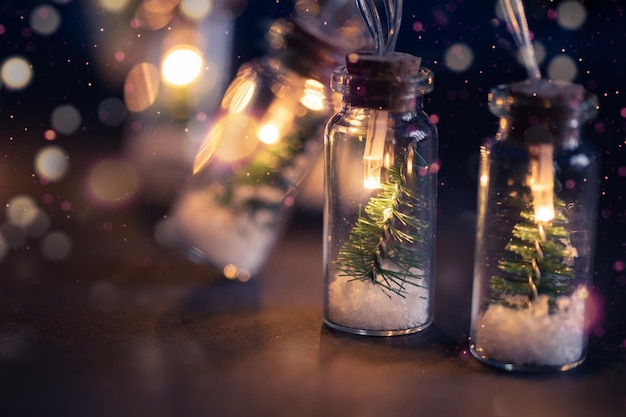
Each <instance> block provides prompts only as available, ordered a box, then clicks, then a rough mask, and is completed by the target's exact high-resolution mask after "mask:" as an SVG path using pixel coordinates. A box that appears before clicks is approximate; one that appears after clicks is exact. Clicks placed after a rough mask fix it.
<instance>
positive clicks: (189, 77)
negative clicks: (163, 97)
mask: <svg viewBox="0 0 626 417" xmlns="http://www.w3.org/2000/svg"><path fill="white" fill-rule="evenodd" d="M201 70H202V54H200V52H199V51H198V50H196V49H195V48H193V47H191V46H179V47H176V48H174V49H173V50H171V51H169V52H168V53H167V54H165V59H164V60H163V65H162V67H161V75H162V77H163V81H165V82H166V83H167V84H169V85H171V86H175V87H184V86H187V85H189V84H191V83H192V82H194V81H195V80H196V79H197V78H198V76H199V75H200V71H201Z"/></svg>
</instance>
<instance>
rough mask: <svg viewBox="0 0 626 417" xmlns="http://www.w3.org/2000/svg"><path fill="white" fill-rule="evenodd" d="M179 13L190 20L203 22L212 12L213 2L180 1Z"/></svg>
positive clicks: (197, 0)
mask: <svg viewBox="0 0 626 417" xmlns="http://www.w3.org/2000/svg"><path fill="white" fill-rule="evenodd" d="M179 7H180V12H181V13H182V14H183V15H184V16H187V17H188V18H189V19H191V20H203V19H206V18H207V16H208V15H209V14H210V13H211V10H213V0H182V1H181V2H180V6H179Z"/></svg>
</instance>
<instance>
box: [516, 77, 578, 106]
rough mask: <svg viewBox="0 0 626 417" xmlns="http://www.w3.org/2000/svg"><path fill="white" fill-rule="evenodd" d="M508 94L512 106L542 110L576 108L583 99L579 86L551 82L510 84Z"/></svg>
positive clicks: (534, 81)
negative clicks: (540, 108) (511, 100)
mask: <svg viewBox="0 0 626 417" xmlns="http://www.w3.org/2000/svg"><path fill="white" fill-rule="evenodd" d="M509 93H510V95H511V97H512V98H513V100H514V101H513V103H514V105H515V104H517V105H522V106H536V107H544V108H563V107H565V108H567V107H570V108H571V107H573V106H577V105H578V104H579V103H580V102H581V101H582V100H583V99H584V97H585V89H584V88H583V87H582V86H581V85H579V84H572V83H568V82H564V81H553V80H532V81H525V82H521V83H515V84H511V85H510V86H509Z"/></svg>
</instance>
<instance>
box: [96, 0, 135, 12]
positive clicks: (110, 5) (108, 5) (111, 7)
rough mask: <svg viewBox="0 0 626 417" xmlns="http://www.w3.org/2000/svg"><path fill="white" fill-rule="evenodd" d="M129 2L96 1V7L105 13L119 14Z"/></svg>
mask: <svg viewBox="0 0 626 417" xmlns="http://www.w3.org/2000/svg"><path fill="white" fill-rule="evenodd" d="M128 2H129V0H98V5H99V6H100V7H102V8H103V9H104V10H106V11H107V12H113V13H117V12H121V11H122V10H124V9H125V8H126V6H128Z"/></svg>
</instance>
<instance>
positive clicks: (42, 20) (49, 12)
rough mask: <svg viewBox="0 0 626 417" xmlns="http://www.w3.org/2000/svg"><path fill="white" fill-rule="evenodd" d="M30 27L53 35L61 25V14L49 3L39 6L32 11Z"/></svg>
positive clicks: (41, 33)
mask: <svg viewBox="0 0 626 417" xmlns="http://www.w3.org/2000/svg"><path fill="white" fill-rule="evenodd" d="M29 21H30V27H31V28H33V30H34V31H35V32H37V33H39V34H40V35H51V34H53V33H54V32H56V31H57V29H58V28H59V26H60V25H61V15H60V14H59V12H57V10H56V9H55V8H54V7H52V6H48V5H44V6H38V7H36V8H35V9H33V11H32V12H31V13H30V18H29Z"/></svg>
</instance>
